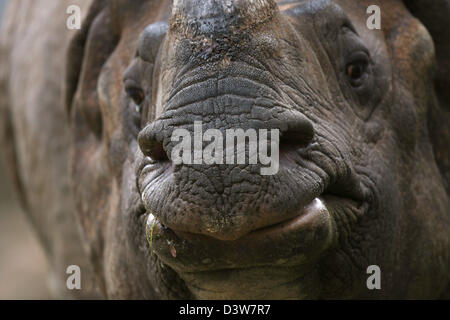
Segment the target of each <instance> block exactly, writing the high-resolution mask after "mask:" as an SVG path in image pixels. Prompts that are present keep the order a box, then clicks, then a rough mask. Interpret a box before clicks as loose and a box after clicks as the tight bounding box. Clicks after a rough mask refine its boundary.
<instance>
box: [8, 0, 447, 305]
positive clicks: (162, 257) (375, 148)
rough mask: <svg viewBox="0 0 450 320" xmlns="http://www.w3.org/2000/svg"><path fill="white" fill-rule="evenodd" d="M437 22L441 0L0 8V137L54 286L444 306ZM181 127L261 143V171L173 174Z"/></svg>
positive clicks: (216, 165) (184, 165)
mask: <svg viewBox="0 0 450 320" xmlns="http://www.w3.org/2000/svg"><path fill="white" fill-rule="evenodd" d="M69 5H77V6H79V8H80V9H81V21H82V25H81V28H80V29H79V30H72V28H67V27H66V19H67V18H68V14H67V11H66V9H67V8H68V6H69ZM373 5H376V6H378V7H373ZM370 8H372V9H373V8H375V9H374V10H373V11H371V9H370ZM377 8H379V9H380V10H379V12H378V14H379V17H378V18H379V19H381V20H380V21H378V22H379V28H378V27H377V26H376V23H375V24H373V23H372V24H371V23H370V21H369V20H370V19H374V16H372V14H376V13H377V10H376V9H377ZM449 17H450V4H449V1H447V0H434V1H425V0H411V1H400V0H383V1H379V0H376V1H375V0H370V1H366V0H358V1H357V0H303V1H295V0H294V1H290V0H283V1H274V0H173V1H169V0H160V1H157V0H133V1H125V0H111V1H106V0H91V1H88V0H76V1H75V0H64V1H53V0H33V1H26V0H14V1H11V3H10V6H9V9H8V11H7V13H6V15H5V22H4V24H3V27H2V35H1V44H0V46H1V47H0V50H1V51H0V55H1V58H0V59H1V60H0V64H1V74H0V103H1V104H0V112H1V117H0V119H1V124H2V141H3V144H2V146H3V148H4V150H5V153H6V155H7V160H8V163H9V165H10V168H11V169H10V172H11V174H12V177H13V178H14V181H15V185H16V189H17V192H18V195H19V197H20V201H21V203H22V205H23V207H24V209H25V211H26V213H27V214H28V216H29V219H30V221H31V223H32V224H33V226H34V228H35V229H36V231H37V234H38V236H39V239H40V241H41V243H42V245H43V246H44V248H45V251H46V252H47V255H48V258H49V262H50V266H51V279H52V284H53V287H54V290H55V295H56V296H58V297H81V298H90V297H93V298H94V297H104V298H119V299H249V298H251V299H409V298H448V297H449V293H450V292H449V274H450V272H449V271H450V261H449V251H450V250H449V249H450V243H449V227H450V202H449V183H450V181H449V177H450V170H449V169H450V160H449V159H450V157H449V150H450V146H449V143H450V131H449V119H450V117H449V114H450V113H449V112H450V110H449V103H450V90H449V89H450V59H449V57H450V45H449V43H450V31H449V30H448V28H447V21H448V19H449ZM375 18H376V17H375ZM372 22H373V21H372ZM374 25H375V27H374ZM195 126H197V127H198V128H200V129H201V130H202V132H206V131H207V130H213V131H210V132H213V133H219V134H221V133H225V132H226V130H237V129H240V130H242V132H247V131H248V130H263V131H264V130H266V131H270V130H276V132H278V133H279V141H278V143H277V144H276V148H272V147H268V146H267V145H264V143H263V144H262V145H260V146H259V147H260V148H263V147H264V148H269V149H270V150H271V152H272V153H274V152H275V151H276V150H278V155H279V158H278V169H277V171H276V172H275V173H274V174H271V175H263V174H261V170H260V169H261V168H262V167H263V166H264V165H263V163H259V162H258V163H221V162H213V163H209V164H207V163H188V162H187V161H186V162H185V161H181V162H180V161H175V160H174V156H175V155H176V153H175V152H174V150H177V147H178V146H179V145H178V144H177V140H176V139H174V134H175V133H176V132H180V130H184V131H183V132H187V133H189V134H194V131H195V130H194V129H195ZM177 130H178V131H177ZM212 136H213V135H211V136H210V137H209V138H211V139H210V140H209V141H213V139H212ZM178 138H179V137H178ZM244 138H245V137H244ZM206 142H207V141H206ZM206 142H205V140H203V141H200V146H203V145H207V143H206ZM266 142H267V141H266ZM217 145H218V146H220V144H217ZM222 145H223V144H222ZM261 146H262V147H261ZM194 149H195V148H194ZM275 149H276V150H275ZM243 150H244V151H245V152H247V149H243ZM248 150H249V149H248ZM241 151H242V150H241ZM193 152H194V157H195V152H196V151H195V150H194V151H193ZM217 152H219V151H217ZM237 153H238V150H233V151H231V155H232V156H233V155H235V154H236V155H237ZM184 155H187V156H190V154H189V153H188V152H184V153H183V156H184ZM183 159H184V158H183ZM219 160H220V159H219ZM69 265H77V266H79V267H80V270H81V279H82V285H81V290H69V289H68V288H67V287H66V279H67V276H68V275H67V274H66V268H67V267H68V266H69ZM372 271H374V272H375V273H376V274H375V273H374V274H372ZM373 276H376V277H377V278H376V279H375V278H372V277H373ZM373 279H375V280H374V281H375V282H374V283H375V286H373V285H371V281H372V280H373Z"/></svg>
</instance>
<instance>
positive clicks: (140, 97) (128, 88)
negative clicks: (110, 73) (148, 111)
mask: <svg viewBox="0 0 450 320" xmlns="http://www.w3.org/2000/svg"><path fill="white" fill-rule="evenodd" d="M125 92H126V93H127V95H128V96H129V97H130V99H131V100H132V101H133V104H134V108H135V111H136V112H137V113H141V109H142V103H143V102H144V100H145V94H144V91H143V90H142V89H141V88H139V87H138V86H137V85H136V84H134V83H130V82H128V81H127V82H126V83H125Z"/></svg>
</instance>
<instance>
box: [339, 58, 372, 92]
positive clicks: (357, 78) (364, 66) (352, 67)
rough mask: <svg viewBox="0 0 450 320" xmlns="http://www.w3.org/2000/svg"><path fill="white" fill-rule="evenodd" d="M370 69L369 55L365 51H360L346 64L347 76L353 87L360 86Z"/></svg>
mask: <svg viewBox="0 0 450 320" xmlns="http://www.w3.org/2000/svg"><path fill="white" fill-rule="evenodd" d="M368 70H369V57H368V56H367V54H366V53H364V52H359V53H357V54H356V55H354V56H352V58H351V60H350V62H349V63H348V64H347V66H346V70H345V73H346V76H347V78H348V80H349V82H350V84H351V85H352V87H355V88H358V87H360V86H361V85H362V84H364V81H365V80H366V78H367V75H368Z"/></svg>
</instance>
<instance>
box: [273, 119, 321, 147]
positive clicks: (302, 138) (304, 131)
mask: <svg viewBox="0 0 450 320" xmlns="http://www.w3.org/2000/svg"><path fill="white" fill-rule="evenodd" d="M313 137H314V128H313V125H312V123H311V122H310V121H309V120H308V119H306V118H305V117H298V118H295V119H292V120H289V121H288V123H287V130H286V131H284V132H282V133H281V138H280V149H297V148H302V147H306V146H307V145H309V144H310V143H311V141H312V139H313Z"/></svg>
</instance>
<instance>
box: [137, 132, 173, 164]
mask: <svg viewBox="0 0 450 320" xmlns="http://www.w3.org/2000/svg"><path fill="white" fill-rule="evenodd" d="M138 143H139V148H140V149H141V151H142V153H143V154H144V155H145V156H147V157H150V158H152V159H153V160H157V161H165V160H168V159H169V158H168V157H167V154H166V151H165V150H164V147H163V144H162V142H161V141H160V140H159V139H157V137H156V134H154V132H153V130H152V128H151V127H150V126H147V127H146V128H144V130H142V131H141V133H140V134H139V136H138Z"/></svg>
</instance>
